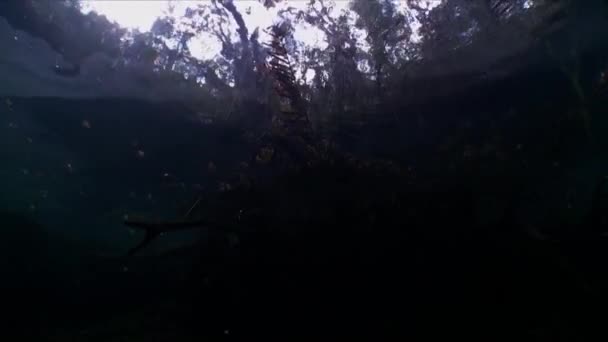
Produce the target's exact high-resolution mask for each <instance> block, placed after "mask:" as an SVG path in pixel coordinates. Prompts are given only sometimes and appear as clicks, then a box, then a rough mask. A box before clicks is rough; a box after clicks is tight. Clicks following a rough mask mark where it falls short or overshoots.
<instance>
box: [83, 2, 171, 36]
mask: <svg viewBox="0 0 608 342" xmlns="http://www.w3.org/2000/svg"><path fill="white" fill-rule="evenodd" d="M167 7H168V2H167V1H137V0H121V1H96V0H83V1H82V10H83V12H85V13H89V12H91V11H95V12H97V13H98V14H100V15H105V16H106V17H107V18H108V19H109V20H110V21H114V22H116V23H118V25H120V26H122V27H125V28H130V29H138V30H140V31H142V32H145V31H150V28H151V27H152V24H153V23H154V21H155V20H156V18H158V17H159V16H160V15H162V13H163V11H165V10H166V9H167Z"/></svg>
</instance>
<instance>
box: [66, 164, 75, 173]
mask: <svg viewBox="0 0 608 342" xmlns="http://www.w3.org/2000/svg"><path fill="white" fill-rule="evenodd" d="M65 168H66V169H67V170H68V172H69V173H72V172H74V168H73V167H72V163H67V164H65Z"/></svg>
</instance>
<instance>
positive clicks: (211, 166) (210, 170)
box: [207, 161, 217, 172]
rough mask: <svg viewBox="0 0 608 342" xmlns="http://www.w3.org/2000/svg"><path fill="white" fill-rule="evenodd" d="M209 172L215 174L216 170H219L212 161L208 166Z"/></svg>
mask: <svg viewBox="0 0 608 342" xmlns="http://www.w3.org/2000/svg"><path fill="white" fill-rule="evenodd" d="M207 170H208V171H209V172H215V170H217V167H216V166H215V164H214V163H213V162H212V161H210V162H209V163H208V164H207Z"/></svg>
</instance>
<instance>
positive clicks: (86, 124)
mask: <svg viewBox="0 0 608 342" xmlns="http://www.w3.org/2000/svg"><path fill="white" fill-rule="evenodd" d="M82 127H83V128H86V129H89V128H91V123H90V122H89V120H82Z"/></svg>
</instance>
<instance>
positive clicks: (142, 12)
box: [83, 0, 349, 59]
mask: <svg viewBox="0 0 608 342" xmlns="http://www.w3.org/2000/svg"><path fill="white" fill-rule="evenodd" d="M208 2H209V0H185V1H184V0H182V1H175V2H174V3H175V4H176V8H175V13H176V14H178V15H181V14H183V13H184V11H185V9H186V8H187V7H192V6H195V5H197V4H200V3H208ZM348 2H349V1H347V0H338V1H336V2H335V3H336V6H335V8H334V11H333V13H334V14H338V13H339V12H340V11H341V10H342V9H345V8H347V7H348ZM168 3H169V1H164V0H84V1H83V12H85V13H88V12H90V11H95V12H97V13H98V14H101V15H105V16H106V17H107V18H108V19H109V20H111V21H115V22H116V23H118V24H119V25H120V26H122V27H125V28H129V29H138V30H139V31H141V32H145V31H149V30H150V28H151V27H152V24H153V23H154V21H155V20H156V18H158V17H159V16H162V15H163V13H165V11H166V10H167V8H168ZM307 3H308V0H295V1H294V0H291V1H289V0H284V1H282V2H281V3H280V4H279V5H278V6H275V7H274V8H270V9H267V8H265V7H264V6H263V5H262V4H261V3H260V2H259V1H258V0H237V1H235V4H236V7H237V9H238V10H239V11H240V12H241V13H242V14H243V19H244V20H245V23H246V24H247V28H248V29H249V31H250V32H252V31H253V30H254V29H255V28H256V27H260V28H266V27H268V26H270V25H272V23H273V21H274V20H275V18H276V13H277V11H278V10H279V9H281V8H284V7H287V6H292V7H296V8H304V7H305V6H306V5H307ZM248 10H250V11H248ZM247 13H250V14H247ZM262 38H263V37H262ZM295 38H296V39H299V40H301V41H304V42H306V43H307V44H310V45H314V46H320V47H323V45H324V34H323V33H322V32H321V31H320V30H318V29H315V28H311V27H304V26H303V27H298V28H297V29H296V33H295ZM189 47H190V51H191V53H192V55H193V56H194V57H197V58H201V59H209V58H213V57H214V56H215V55H216V54H218V53H219V51H220V49H221V45H220V44H219V42H218V41H217V40H215V38H212V37H210V36H202V37H198V39H193V41H192V42H191V44H190V45H189Z"/></svg>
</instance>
